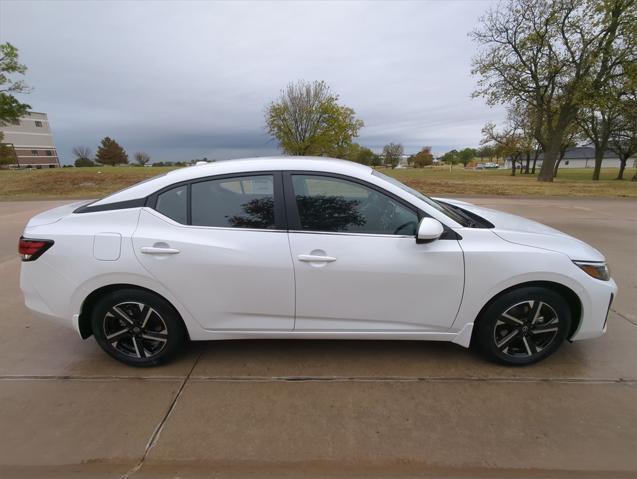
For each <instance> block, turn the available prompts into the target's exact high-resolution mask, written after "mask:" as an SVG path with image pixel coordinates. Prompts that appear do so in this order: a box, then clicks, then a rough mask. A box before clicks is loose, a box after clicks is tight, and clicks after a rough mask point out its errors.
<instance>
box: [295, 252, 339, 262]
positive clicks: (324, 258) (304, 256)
mask: <svg viewBox="0 0 637 479" xmlns="http://www.w3.org/2000/svg"><path fill="white" fill-rule="evenodd" d="M298 258H299V261H305V262H307V263H331V262H332V261H336V258H335V257H334V256H317V255H313V254H300V255H299V256H298Z"/></svg>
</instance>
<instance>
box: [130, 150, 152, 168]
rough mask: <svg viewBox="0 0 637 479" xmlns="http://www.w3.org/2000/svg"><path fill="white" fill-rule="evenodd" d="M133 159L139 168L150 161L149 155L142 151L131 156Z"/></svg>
mask: <svg viewBox="0 0 637 479" xmlns="http://www.w3.org/2000/svg"><path fill="white" fill-rule="evenodd" d="M133 158H135V161H136V162H137V163H138V164H139V165H141V166H144V165H146V163H148V162H149V161H150V155H149V154H148V153H145V152H143V151H138V152H137V153H135V154H134V155H133Z"/></svg>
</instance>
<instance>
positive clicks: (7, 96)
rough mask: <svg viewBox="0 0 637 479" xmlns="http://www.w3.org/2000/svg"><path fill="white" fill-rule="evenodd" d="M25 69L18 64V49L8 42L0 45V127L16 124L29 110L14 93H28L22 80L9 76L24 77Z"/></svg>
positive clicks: (28, 106)
mask: <svg viewBox="0 0 637 479" xmlns="http://www.w3.org/2000/svg"><path fill="white" fill-rule="evenodd" d="M26 71H27V67H26V66H25V65H23V64H22V63H20V59H19V56H18V49H17V48H16V47H14V46H13V45H11V44H10V43H9V42H6V43H2V44H0V126H1V125H6V124H7V123H16V122H17V121H18V119H19V118H20V117H22V116H24V115H25V114H26V112H27V111H28V110H29V108H31V106H30V105H27V104H26V103H21V102H19V101H18V100H17V99H16V97H15V96H13V94H14V93H29V91H30V88H29V87H28V86H27V85H26V83H24V81H23V80H13V79H12V78H11V75H14V74H17V75H24V74H25V73H26Z"/></svg>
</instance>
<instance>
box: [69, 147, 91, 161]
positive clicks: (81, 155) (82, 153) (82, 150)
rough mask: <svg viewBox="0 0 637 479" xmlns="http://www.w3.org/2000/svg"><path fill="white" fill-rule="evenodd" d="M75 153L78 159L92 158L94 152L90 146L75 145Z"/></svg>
mask: <svg viewBox="0 0 637 479" xmlns="http://www.w3.org/2000/svg"><path fill="white" fill-rule="evenodd" d="M73 154H74V155H75V159H76V160H91V156H93V152H92V151H91V149H90V148H89V147H88V146H81V145H80V146H75V147H73Z"/></svg>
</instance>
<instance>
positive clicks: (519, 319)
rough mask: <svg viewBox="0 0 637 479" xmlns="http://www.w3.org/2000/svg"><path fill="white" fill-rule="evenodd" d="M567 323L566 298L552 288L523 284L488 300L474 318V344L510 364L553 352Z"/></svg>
mask: <svg viewBox="0 0 637 479" xmlns="http://www.w3.org/2000/svg"><path fill="white" fill-rule="evenodd" d="M570 326H571V312H570V309H569V306H568V303H567V302H566V300H565V299H564V298H563V297H562V296H560V295H559V294H558V293H556V292H555V291H553V290H550V289H547V288H541V287H525V288H520V289H516V290H513V291H510V292H508V293H505V294H504V295H502V296H500V297H499V298H497V299H496V300H495V301H493V303H491V304H490V305H489V306H488V307H487V309H486V310H485V311H484V313H483V314H482V315H481V317H480V318H479V319H478V322H477V325H476V331H475V337H474V344H475V346H476V347H477V348H478V349H479V350H480V351H481V352H482V353H483V354H484V355H486V356H487V357H488V358H489V359H491V360H494V361H497V362H500V363H504V364H508V365H514V366H523V365H527V364H533V363H536V362H538V361H541V360H542V359H544V358H546V357H548V356H550V355H551V354H553V353H554V352H555V351H557V349H558V348H559V347H560V345H561V344H562V343H563V342H564V339H565V338H566V336H567V334H568V332H569V331H570Z"/></svg>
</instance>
